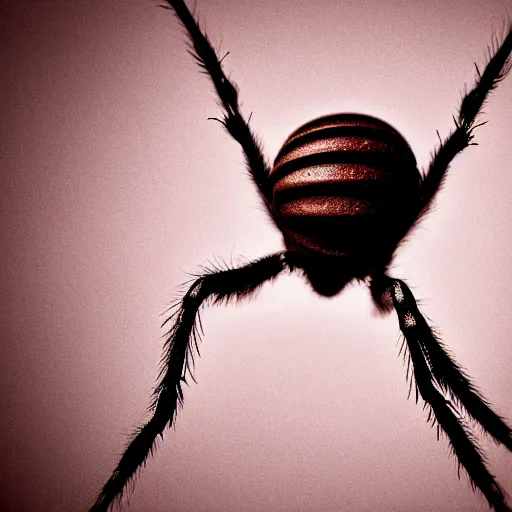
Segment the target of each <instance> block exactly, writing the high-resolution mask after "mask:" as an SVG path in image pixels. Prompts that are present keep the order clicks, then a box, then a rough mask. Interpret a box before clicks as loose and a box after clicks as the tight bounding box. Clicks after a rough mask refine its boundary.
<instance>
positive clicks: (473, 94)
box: [415, 20, 512, 224]
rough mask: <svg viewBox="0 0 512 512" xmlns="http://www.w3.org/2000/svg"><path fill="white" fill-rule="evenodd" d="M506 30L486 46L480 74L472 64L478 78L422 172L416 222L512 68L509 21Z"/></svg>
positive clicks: (471, 140)
mask: <svg viewBox="0 0 512 512" xmlns="http://www.w3.org/2000/svg"><path fill="white" fill-rule="evenodd" d="M505 32H506V36H505V37H504V38H503V42H502V43H501V45H500V44H499V43H498V39H497V37H496V38H494V39H493V41H492V45H491V46H489V48H488V63H487V65H486V66H485V70H484V72H483V73H480V70H479V68H478V66H477V65H476V64H475V67H476V73H477V80H476V82H475V85H474V87H473V89H471V91H469V92H468V93H467V94H466V95H465V96H464V98H463V99H462V103H461V106H460V109H459V115H458V117H457V118H455V117H454V118H453V120H454V122H455V130H454V131H453V132H452V133H451V134H450V135H449V136H448V137H447V138H446V139H445V140H444V141H442V142H441V143H440V145H439V147H438V148H437V149H436V150H435V151H434V154H433V157H432V161H431V162H430V165H429V167H428V170H427V171H426V172H424V173H423V176H422V180H421V189H422V191H421V203H420V208H419V210H418V215H417V220H416V222H415V224H416V223H417V221H418V220H419V219H420V218H422V217H423V216H424V215H425V214H426V213H427V212H428V211H429V210H430V208H431V206H432V201H433V199H434V197H435V195H436V193H437V192H438V191H439V189H440V188H441V187H442V185H443V181H444V178H445V176H446V171H447V169H448V166H449V165H450V163H451V161H452V160H453V159H454V158H455V156H457V154H458V153H460V152H461V151H462V150H464V149H465V148H467V147H468V146H472V145H476V143H475V142H473V137H474V135H473V132H474V130H475V129H476V128H478V127H479V126H481V125H483V124H485V121H482V122H478V119H477V118H478V115H479V114H480V112H481V110H482V106H483V105H484V103H485V101H486V99H487V98H488V96H489V93H490V92H491V91H493V90H494V89H496V87H497V86H498V85H499V84H500V82H501V81H502V80H503V79H504V78H505V77H506V76H507V74H508V73H509V72H510V69H511V68H512V60H511V58H510V55H511V53H512V20H510V21H509V22H508V23H507V25H506V28H505ZM438 136H439V132H438Z"/></svg>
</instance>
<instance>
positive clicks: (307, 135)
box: [274, 125, 412, 166]
mask: <svg viewBox="0 0 512 512" xmlns="http://www.w3.org/2000/svg"><path fill="white" fill-rule="evenodd" d="M353 137H355V138H361V139H364V140H367V141H375V142H382V143H385V144H387V145H388V146H399V147H400V148H402V150H404V151H405V152H410V153H411V154H412V151H411V150H410V148H409V147H408V145H407V144H406V143H405V141H404V140H403V139H402V138H401V137H400V135H399V134H398V133H395V132H392V131H388V130H382V129H380V128H376V127H373V126H367V125H364V126H347V125H342V126H327V127H324V126H322V127H319V128H316V129H314V130H311V131H306V132H301V133H300V134H298V135H296V136H294V137H292V138H289V139H288V140H287V141H286V142H285V143H284V145H283V147H282V148H281V150H280V151H279V153H278V155H277V157H276V159H275V161H274V166H277V165H279V163H280V160H281V159H282V158H283V157H284V156H285V155H287V154H288V153H289V152H291V151H292V150H294V149H297V148H299V147H301V146H304V147H309V145H310V143H311V142H314V141H320V140H326V141H327V140H329V139H333V140H338V141H339V144H340V145H342V146H343V145H344V144H346V142H344V141H347V140H350V139H351V138H353ZM347 149H349V148H348V147H347ZM362 150H364V148H363V149H362Z"/></svg>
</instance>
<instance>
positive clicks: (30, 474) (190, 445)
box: [0, 0, 512, 512]
mask: <svg viewBox="0 0 512 512" xmlns="http://www.w3.org/2000/svg"><path fill="white" fill-rule="evenodd" d="M156 5H157V2H156V1H145V0H137V1H136V0H122V1H118V0H87V1H86V0H75V1H68V2H66V1H64V0H61V1H57V0H54V1H49V0H40V1H38V2H37V3H36V2H32V1H28V0H22V1H15V0H2V1H0V24H1V25H0V26H1V34H0V41H1V53H0V59H1V61H0V62H1V69H0V95H1V98H0V114H1V115H0V119H1V122H0V123H1V124H0V131H1V146H0V148H1V149H0V162H1V164H0V165H1V168H2V176H1V180H2V184H1V189H0V195H1V205H2V209H1V219H2V220H1V229H2V235H3V236H2V242H3V247H2V277H1V279H2V283H1V287H0V293H1V298H0V299H1V300H0V306H1V309H2V314H1V322H2V323H1V335H2V338H3V340H2V344H1V347H0V351H1V352H0V356H1V357H0V365H1V368H0V385H1V390H2V395H1V396H2V400H1V403H0V407H1V411H0V426H1V431H0V446H1V447H2V455H1V457H0V468H1V477H0V508H1V509H2V511H4V512H22V511H23V512H24V511H27V512H29V511H30V512H34V511H35V512H39V511H51V512H68V511H80V512H85V511H86V510H87V508H88V506H90V505H91V503H92V501H93V500H94V498H95V495H96V493H97V491H98V490H99V488H100V486H101V485H103V483H104V481H105V480H106V479H107V477H108V476H109V475H110V472H111V470H112V469H113V467H114V466H115V464H116V463H117V459H118V456H119V454H120V453H121V452H122V450H123V447H124V445H125V443H126V441H127V439H128V436H129V434H130V433H131V432H132V430H133V429H134V427H135V426H137V425H139V424H141V422H143V421H144V419H145V418H147V414H146V407H147V405H148V403H149V397H150V393H151V390H152V386H153V384H154V381H155V379H156V374H157V366H158V363H159V359H160V355H161V345H162V340H161V338H160V336H161V334H162V331H161V330H160V328H159V324H160V322H161V321H162V320H163V317H162V316H160V315H161V314H162V313H163V312H164V310H165V308H166V306H167V305H168V303H169V302H170V301H171V299H172V298H173V297H175V295H176V292H177V290H178V289H179V285H180V284H181V283H183V282H184V281H185V280H186V279H187V272H193V271H195V270H196V269H197V268H198V265H200V264H205V263H206V260H207V259H214V258H215V257H218V258H225V259H226V260H228V261H230V260H232V261H233V262H235V263H236V262H240V261H243V260H242V259H240V256H243V257H245V258H254V257H259V256H262V255H265V254H268V253H270V252H273V251H276V250H279V249H280V248H281V247H282V246H281V241H280V235H279V233H278V232H276V231H275V230H274V229H273V228H272V226H271V224H270V222H269V221H268V220H267V218H266V216H265V214H264V213H263V211H262V207H261V205H260V204H259V203H258V198H257V195H256V193H255V191H254V190H253V187H252V185H251V184H250V182H249V180H248V179H247V177H246V176H245V174H244V171H243V165H242V156H241V152H240V150H239V148H238V147H237V145H236V144H235V143H234V142H233V141H232V140H230V139H229V137H228V136H227V135H226V134H225V133H224V132H223V130H222V129H221V127H220V125H219V124H217V123H215V122H212V121H207V117H208V116H215V115H218V113H219V110H218V108H217V106H216V99H215V96H214V94H213V90H212V87H211V85H210V83H209V82H208V80H207V79H206V78H205V77H204V76H201V74H200V73H199V72H198V70H197V69H196V67H195V65H194V63H193V60H192V59H191V57H190V56H189V55H188V54H187V52H186V49H185V43H184V34H183V31H182V29H181V27H180V26H179V24H178V23H177V21H176V20H175V19H174V17H173V16H172V15H171V13H170V12H169V11H165V10H163V9H159V8H157V7H156ZM511 7H512V5H511V3H510V0H486V1H485V2H482V1H481V0H466V1H462V0H434V1H430V2H426V1H425V0H391V1H387V2H378V1H377V0H359V1H357V2H348V1H347V2H342V1H334V0H331V1H318V2H309V1H291V0H290V1H278V2H272V1H269V0H266V1H261V2H256V1H239V2H228V1H222V0H202V1H200V2H199V13H200V16H201V19H202V20H203V21H204V23H205V26H206V27H207V30H208V31H209V33H210V35H211V36H212V39H213V41H214V42H215V44H216V45H217V46H218V47H220V48H221V49H222V52H223V53H224V52H226V51H228V50H229V52H230V54H229V56H228V57H227V58H226V59H225V60H224V63H225V68H226V70H227V71H229V72H230V73H232V74H231V76H232V78H233V79H234V80H235V81H236V83H238V85H239V86H240V89H241V99H242V101H243V108H244V111H245V114H246V115H248V114H249V113H250V112H251V111H254V114H253V116H252V120H251V124H252V126H253V127H254V129H255V130H256V131H257V132H258V133H259V134H260V135H261V138H262V141H263V143H264V146H265V149H266V152H267V154H268V155H269V157H270V158H273V157H274V156H275V155H276V153H277V151H278V149H279V147H280V145H281V144H282V142H283V141H284V139H285V138H286V136H287V135H288V134H289V133H290V132H291V131H292V130H294V129H295V128H296V127H297V126H299V125H300V124H302V123H304V122H306V121H308V120H310V119H312V118H314V117H317V116H319V115H323V114H327V113H332V112H338V111H356V112H363V113H367V114H372V115H375V116H378V117H381V118H383V119H384V120H386V121H388V122H389V123H391V124H392V125H393V126H395V127H396V128H397V129H398V130H399V131H400V132H402V133H403V135H404V136H405V137H406V138H407V140H408V141H409V143H410V144H411V146H412V148H413V150H414V151H415V153H416V156H417V158H418V161H419V164H420V165H421V166H425V165H426V164H427V163H428V161H429V155H430V152H431V150H432V149H433V148H434V146H435V144H436V141H437V136H436V129H439V131H440V133H441V135H442V136H444V135H446V134H447V133H448V132H449V130H451V128H452V127H453V125H452V114H454V113H456V110H457V108H458V106H459V102H460V98H461V91H462V90H463V87H464V84H465V83H468V84H471V83H472V80H473V77H474V65H473V62H474V61H476V62H478V63H479V65H481V66H483V64H484V62H485V51H486V46H487V44H488V43H489V42H490V40H491V34H493V32H499V30H500V29H501V28H502V24H503V20H504V19H505V18H506V16H507V13H509V14H510V12H511V11H512V9H511ZM486 118H487V119H488V120H489V123H488V124H487V125H486V126H485V127H482V128H479V129H478V132H477V142H478V143H479V144H480V145H479V146H477V147H472V148H470V149H468V150H467V151H466V152H465V153H464V154H463V155H462V156H460V157H458V158H457V159H456V161H455V162H454V164H453V166H452V169H451V172H450V174H449V178H448V180H447V182H446V186H445V188H444V190H443V191H442V192H441V194H440V195H439V199H438V201H437V208H436V211H435V212H434V213H432V214H431V215H430V217H429V218H428V219H427V220H426V221H425V222H423V224H422V225H421V227H419V228H418V229H417V230H416V232H415V233H414V236H412V237H411V240H410V242H409V243H408V244H406V245H405V246H404V247H403V249H402V250H401V252H400V255H399V257H398V258H397V260H396V264H395V265H394V269H393V273H394V275H396V276H398V277H404V278H406V279H407V280H408V282H409V283H410V284H411V285H412V287H413V290H414V292H415V293H416V295H417V296H418V297H419V298H421V299H422V303H423V311H424V312H425V314H426V315H428V317H429V318H431V319H432V320H433V321H434V322H435V324H436V325H437V326H439V328H440V329H441V332H442V334H443V338H444V339H445V341H446V342H447V343H448V345H449V346H450V347H451V348H452V349H453V351H454V353H455V354H456V356H457V359H458V360H459V361H460V363H461V364H462V365H463V366H464V367H465V368H466V369H467V370H468V372H469V373H470V375H472V376H473V377H474V379H475V381H476V382H477V383H478V385H479V386H480V387H481V389H482V390H483V391H484V393H485V395H486V396H487V397H488V398H489V399H490V400H491V402H492V403H493V404H494V406H495V408H496V409H497V410H498V411H499V412H500V413H502V414H503V415H505V416H507V417H508V418H509V419H512V402H511V395H512V372H511V367H512V345H511V333H512V314H511V308H510V303H511V300H512V280H511V261H512V230H511V224H512V204H511V200H510V197H511V192H512V172H511V171H512V167H511V157H512V152H511V151H512V150H511V147H510V140H511V134H512V77H509V78H508V80H507V81H506V82H504V83H503V84H502V85H501V86H500V87H499V89H498V90H497V91H496V92H495V94H494V95H493V96H492V99H491V101H490V102H489V103H488V105H487V107H486ZM203 325H204V330H205V337H204V340H203V343H202V357H201V359H200V360H199V361H198V364H197V371H196V376H197V380H198V384H197V385H193V386H192V387H190V388H189V389H187V390H186V404H185V409H184V411H183V412H182V413H181V414H180V415H179V420H178V423H177V427H176V430H175V431H173V432H169V433H168V435H166V438H165V442H163V443H160V448H159V450H158V453H157V455H156V456H155V457H154V459H153V460H151V462H150V463H149V464H148V467H147V468H146V469H144V470H143V472H142V474H141V477H140V479H139V480H138V482H137V485H136V488H135V492H134V493H133V495H132V498H131V501H130V507H126V506H125V508H124V510H131V511H132V512H136V511H143V512H231V511H233V512H234V511H236V512H278V511H279V512H295V511H297V512H346V511H348V512H363V511H365V512H370V511H379V512H408V511H412V510H414V511H418V512H427V511H442V512H462V511H464V512H477V511H485V510H488V508H487V505H486V502H485V501H484V500H483V499H482V498H481V497H479V496H478V495H477V494H473V492H472V491H471V490H470V488H469V485H468V483H467V480H466V477H465V476H464V475H463V476H462V478H461V480H460V481H459V480H458V479H457V471H456V464H455V461H454V460H453V458H452V457H451V456H450V455H449V450H448V446H447V443H446V440H444V439H442V440H441V441H440V442H437V441H436V432H435V429H431V428H429V427H428V425H427V422H426V413H425V411H423V410H422V408H421V406H420V405H416V404H415V403H414V399H413V398H411V399H409V400H407V391H408V386H407V383H406V381H405V368H404V365H403V363H402V361H401V359H400V358H399V357H398V346H397V340H398V335H399V331H398V325H397V321H396V318H395V317H394V316H390V317H388V318H380V317H378V316H376V315H375V314H374V312H373V308H372V305H371V303H370V299H369V294H368V293H367V290H366V289H364V287H351V288H350V289H347V290H346V291H345V292H344V293H343V294H342V295H341V296H339V297H337V298H335V299H334V300H322V299H320V298H318V297H316V296H315V295H314V294H313V293H312V291H311V290H310V289H308V287H307V286H305V285H304V283H303V282H302V281H301V280H300V278H299V277H296V276H283V277H281V278H280V279H279V280H278V281H277V282H276V283H275V284H274V285H268V286H266V287H265V288H264V289H263V290H262V291H261V293H260V294H259V295H258V296H257V298H256V300H254V301H252V302H250V303H246V304H243V305H241V306H238V307H231V308H226V309H210V310H207V311H205V312H204V315H203ZM484 446H485V449H486V451H487V452H488V454H489V460H490V463H491V465H492V467H493V468H494V470H495V473H496V475H497V477H498V478H499V481H500V482H501V483H502V484H503V486H504V487H505V488H506V489H507V490H508V491H509V492H510V493H512V469H511V468H512V454H510V453H507V452H506V451H505V449H502V448H497V447H496V446H495V445H494V444H493V443H492V442H490V441H489V440H486V441H485V442H484Z"/></svg>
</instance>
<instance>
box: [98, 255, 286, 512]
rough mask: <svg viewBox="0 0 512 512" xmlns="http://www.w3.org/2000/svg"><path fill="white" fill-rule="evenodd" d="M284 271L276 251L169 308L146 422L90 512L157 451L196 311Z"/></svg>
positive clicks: (189, 362)
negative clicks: (160, 366) (165, 332)
mask: <svg viewBox="0 0 512 512" xmlns="http://www.w3.org/2000/svg"><path fill="white" fill-rule="evenodd" d="M287 267H288V263H287V261H286V255H285V254H284V253H277V254H274V255H271V256H267V257H265V258H262V259H259V260H256V261H254V262H250V263H248V264H247V265H245V266H243V267H239V268H234V269H230V268H226V269H223V270H221V269H218V268H216V269H215V270H213V271H210V270H207V271H205V273H204V274H203V275H201V276H198V277H197V279H195V280H194V282H193V283H192V285H191V286H190V287H189V289H188V291H187V292H186V293H185V295H184V297H183V298H182V299H181V300H180V301H178V302H177V303H176V304H174V306H173V308H174V309H175V311H174V313H173V314H172V315H171V316H170V317H169V318H168V319H167V320H166V321H165V322H164V325H165V324H171V327H170V330H169V332H168V333H167V338H166V342H165V353H164V356H163V358H162V369H161V371H160V375H159V381H158V384H157V386H156V388H155V391H154V394H153V402H152V405H151V410H152V412H153V415H152V417H151V419H150V420H149V421H148V422H147V423H145V424H144V425H143V426H142V427H141V428H139V429H138V430H137V431H136V432H135V434H134V436H133V438H132V440H131V442H130V444H129V445H128V446H127V448H126V449H125V451H124V453H123V455H122V456H121V459H120V461H119V463H118V465H117V467H116V469H115V470H114V471H113V473H112V476H111V477H110V479H109V480H108V481H107V483H106V484H105V486H104V487H103V489H102V490H101V492H100V494H99V496H98V498H97V500H96V503H95V504H94V505H93V507H92V508H91V510H90V512H103V511H107V510H108V509H109V507H110V506H111V505H113V504H114V502H115V501H116V500H120V499H121V497H122V495H123V492H124V490H125V488H126V486H127V485H128V484H130V483H131V482H133V478H134V477H135V475H136V473H137V471H138V469H139V468H140V467H141V466H142V465H144V464H146V462H147V459H148V457H149V456H150V455H152V454H153V452H154V450H155V449H156V446H155V441H156V438H157V437H158V436H160V437H163V431H164V429H165V428H166V427H167V426H168V427H171V426H172V425H173V424H174V422H175V419H176V414H177V410H178V406H182V405H183V390H182V383H183V382H185V383H186V382H187V380H186V379H187V376H190V377H191V378H192V379H193V378H194V377H193V366H194V361H193V358H194V352H197V351H198V350H197V343H198V339H199V333H198V324H199V329H200V320H199V309H200V307H201V306H202V305H203V304H204V303H205V302H206V303H208V302H209V303H211V304H223V303H224V304H225V303H227V302H229V301H230V300H240V299H242V298H244V297H248V296H250V295H251V294H252V293H253V292H254V291H255V290H257V289H258V288H259V287H260V286H261V285H262V284H263V283H265V282H266V281H269V280H272V279H274V278H275V277H277V276H278V275H279V274H280V273H281V272H282V271H283V270H284V269H285V268H287Z"/></svg>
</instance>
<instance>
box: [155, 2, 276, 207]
mask: <svg viewBox="0 0 512 512" xmlns="http://www.w3.org/2000/svg"><path fill="white" fill-rule="evenodd" d="M167 2H168V4H169V6H170V7H167V6H162V7H164V8H166V9H171V10H173V11H174V14H176V16H177V17H178V19H179V20H180V21H181V23H182V24H183V26H184V27H185V29H186V30H187V32H188V36H189V38H190V53H191V54H192V56H193V57H194V58H195V60H196V62H197V63H198V65H199V67H200V68H201V69H202V70H203V71H204V72H206V73H207V74H208V75H209V77H210V79H211V81H212V82H213V85H214V87H215V90H216V91H217V95H218V97H219V100H220V106H221V107H222V109H223V117H222V119H217V120H218V121H220V122H221V123H222V124H223V125H224V127H225V128H226V130H227V131H228V133H229V134H230V135H231V136H232V137H233V138H234V139H235V140H236V141H237V142H238V143H239V144H240V145H241V146H242V150H243V152H244V154H245V159H246V163H247V167H248V170H249V173H250V174H251V176H252V179H253V181H254V183H255V184H256V185H257V187H258V189H259V192H260V195H261V197H262V198H263V200H264V202H265V205H266V206H267V208H268V209H269V211H270V209H271V203H272V189H271V187H270V185H269V181H268V177H269V175H270V169H269V166H268V164H267V162H266V160H265V157H264V156H263V154H262V149H261V147H260V145H259V143H258V142H257V140H256V137H255V136H254V134H253V133H252V131H251V129H250V128H249V125H248V122H247V121H246V120H245V119H244V117H243V116H242V114H241V112H240V104H239V102H238V88H237V86H236V85H235V84H234V83H233V82H232V81H230V80H229V79H228V77H227V76H226V75H225V73H224V71H223V69H222V65H221V61H222V59H219V57H218V55H217V53H216V51H215V50H214V48H213V46H212V44H211V42H210V40H209V39H208V36H207V35H206V33H205V32H203V31H202V30H201V28H200V27H199V24H198V22H197V21H196V19H194V16H193V15H192V14H191V12H190V10H189V9H188V7H187V6H186V5H185V2H184V1H183V0H167Z"/></svg>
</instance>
